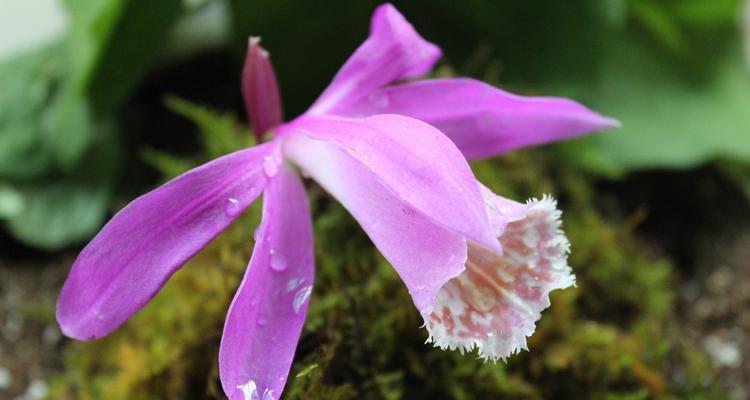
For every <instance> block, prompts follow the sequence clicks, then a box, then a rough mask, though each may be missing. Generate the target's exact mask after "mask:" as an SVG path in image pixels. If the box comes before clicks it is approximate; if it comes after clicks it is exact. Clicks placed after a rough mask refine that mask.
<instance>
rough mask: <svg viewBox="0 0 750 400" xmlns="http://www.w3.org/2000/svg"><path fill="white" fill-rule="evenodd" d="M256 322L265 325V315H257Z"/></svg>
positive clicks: (266, 321)
mask: <svg viewBox="0 0 750 400" xmlns="http://www.w3.org/2000/svg"><path fill="white" fill-rule="evenodd" d="M256 322H257V323H258V325H259V326H266V324H267V323H268V320H267V319H266V317H264V316H260V317H258V321H256Z"/></svg>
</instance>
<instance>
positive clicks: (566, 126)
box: [336, 79, 620, 158]
mask: <svg viewBox="0 0 750 400" xmlns="http://www.w3.org/2000/svg"><path fill="white" fill-rule="evenodd" d="M336 113H337V114H338V115H345V116H351V117H366V116H369V115H375V114H387V113H396V114H402V115H407V116H410V117H413V118H416V119H419V120H422V121H425V122H427V123H429V124H431V125H433V126H434V127H436V128H438V129H440V131H441V132H443V133H444V134H445V135H446V136H448V137H449V138H451V140H453V142H454V143H456V146H458V148H459V149H461V151H462V152H463V153H464V155H465V156H466V157H467V158H482V157H491V156H494V155H497V154H500V153H503V152H506V151H508V150H513V149H517V148H521V147H527V146H534V145H539V144H543V143H549V142H554V141H558V140H563V139H568V138H572V137H577V136H581V135H584V134H587V133H591V132H594V131H599V130H603V129H608V128H613V127H618V126H620V123H619V122H618V121H616V120H614V119H611V118H607V117H603V116H601V115H599V114H597V113H595V112H593V111H591V110H589V109H588V108H586V107H584V106H582V105H580V104H578V103H576V102H574V101H572V100H568V99H563V98H554V97H522V96H517V95H514V94H511V93H507V92H504V91H502V90H500V89H497V88H495V87H492V86H490V85H487V84H485V83H483V82H479V81H476V80H472V79H430V80H424V81H417V82H410V83H405V84H401V85H397V86H392V87H387V88H381V89H379V90H377V91H375V92H373V93H372V94H371V95H369V96H367V97H361V98H359V100H358V101H357V102H355V103H350V104H349V105H347V106H346V107H339V108H337V109H336Z"/></svg>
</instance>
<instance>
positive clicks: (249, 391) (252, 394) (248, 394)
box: [237, 379, 260, 400]
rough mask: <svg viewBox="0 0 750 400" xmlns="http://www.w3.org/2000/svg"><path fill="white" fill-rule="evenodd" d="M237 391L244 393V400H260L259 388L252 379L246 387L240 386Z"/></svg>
mask: <svg viewBox="0 0 750 400" xmlns="http://www.w3.org/2000/svg"><path fill="white" fill-rule="evenodd" d="M237 389H240V390H241V391H242V397H244V400H260V399H259V398H258V386H257V385H256V384H255V381H254V380H252V379H250V380H249V381H248V382H247V383H246V384H244V385H238V386H237Z"/></svg>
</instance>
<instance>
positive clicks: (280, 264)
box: [271, 249, 286, 271]
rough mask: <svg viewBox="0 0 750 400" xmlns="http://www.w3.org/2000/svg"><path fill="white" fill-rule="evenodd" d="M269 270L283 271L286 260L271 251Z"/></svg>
mask: <svg viewBox="0 0 750 400" xmlns="http://www.w3.org/2000/svg"><path fill="white" fill-rule="evenodd" d="M271 269H273V270H275V271H283V270H285V269H286V259H284V256H283V255H281V254H279V253H277V252H276V251H274V250H273V249H272V250H271Z"/></svg>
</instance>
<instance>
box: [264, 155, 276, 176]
mask: <svg viewBox="0 0 750 400" xmlns="http://www.w3.org/2000/svg"><path fill="white" fill-rule="evenodd" d="M263 171H264V172H265V173H266V176H268V177H269V178H270V177H272V176H274V175H276V173H277V172H279V163H278V162H276V159H275V158H274V157H271V156H265V157H263Z"/></svg>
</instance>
